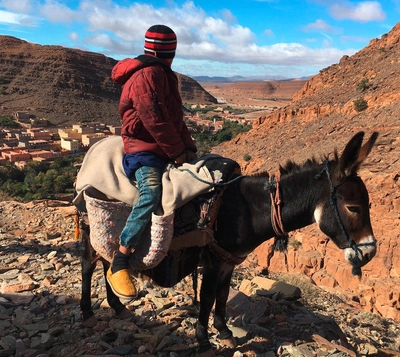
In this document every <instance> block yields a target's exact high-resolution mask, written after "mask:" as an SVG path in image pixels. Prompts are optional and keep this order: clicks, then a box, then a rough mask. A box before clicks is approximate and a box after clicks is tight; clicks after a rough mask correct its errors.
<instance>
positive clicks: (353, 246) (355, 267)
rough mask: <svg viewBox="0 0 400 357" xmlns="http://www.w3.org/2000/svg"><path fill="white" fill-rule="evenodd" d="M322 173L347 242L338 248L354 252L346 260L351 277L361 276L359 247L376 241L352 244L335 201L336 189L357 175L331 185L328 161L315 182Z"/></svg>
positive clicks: (374, 244)
mask: <svg viewBox="0 0 400 357" xmlns="http://www.w3.org/2000/svg"><path fill="white" fill-rule="evenodd" d="M324 172H325V173H326V176H327V178H328V183H329V187H330V194H329V196H330V204H331V205H332V206H333V208H334V211H335V216H336V219H337V221H338V223H339V226H340V229H341V231H342V233H343V235H344V237H345V238H346V240H347V245H346V246H342V247H339V248H340V249H343V250H344V249H347V248H351V249H353V250H354V252H355V255H354V257H353V258H349V259H348V260H349V261H350V263H351V264H352V266H353V269H352V273H353V275H358V276H361V259H360V258H359V255H358V254H359V253H360V256H362V255H363V254H362V251H361V249H360V247H367V246H373V247H376V239H375V238H374V240H373V241H372V242H368V243H356V242H354V240H352V239H351V238H350V237H349V235H348V233H347V231H346V228H345V227H344V224H343V221H342V219H341V217H340V214H339V208H338V205H337V200H336V195H335V193H336V189H337V188H338V187H340V186H342V185H343V184H345V183H346V182H348V181H350V180H352V179H353V178H355V177H357V174H353V175H350V176H348V177H347V178H346V179H345V180H343V181H342V182H339V183H338V184H336V185H335V184H334V183H333V181H332V178H331V174H330V172H329V161H328V160H325V161H324V165H323V167H322V170H321V172H320V173H318V174H317V175H315V176H314V178H315V179H316V180H319V179H321V176H322V174H323V173H324Z"/></svg>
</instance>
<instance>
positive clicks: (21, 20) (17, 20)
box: [0, 10, 39, 26]
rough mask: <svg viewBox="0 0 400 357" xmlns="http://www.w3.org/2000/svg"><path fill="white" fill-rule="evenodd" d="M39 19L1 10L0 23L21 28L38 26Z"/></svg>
mask: <svg viewBox="0 0 400 357" xmlns="http://www.w3.org/2000/svg"><path fill="white" fill-rule="evenodd" d="M38 21H39V19H37V18H34V17H32V16H29V15H25V14H17V13H14V12H10V11H3V10H0V23H5V24H10V25H20V26H36V24H37V22H38Z"/></svg>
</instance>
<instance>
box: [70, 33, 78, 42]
mask: <svg viewBox="0 0 400 357" xmlns="http://www.w3.org/2000/svg"><path fill="white" fill-rule="evenodd" d="M68 37H69V38H70V39H71V40H72V41H73V42H78V41H79V35H78V33H77V32H71V33H70V34H69V35H68Z"/></svg>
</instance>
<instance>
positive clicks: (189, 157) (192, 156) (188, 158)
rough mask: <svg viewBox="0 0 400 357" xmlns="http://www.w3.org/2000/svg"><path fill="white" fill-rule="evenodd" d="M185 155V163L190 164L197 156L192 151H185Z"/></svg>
mask: <svg viewBox="0 0 400 357" xmlns="http://www.w3.org/2000/svg"><path fill="white" fill-rule="evenodd" d="M185 153H186V162H192V161H194V160H196V159H197V155H196V153H195V152H194V151H192V150H185Z"/></svg>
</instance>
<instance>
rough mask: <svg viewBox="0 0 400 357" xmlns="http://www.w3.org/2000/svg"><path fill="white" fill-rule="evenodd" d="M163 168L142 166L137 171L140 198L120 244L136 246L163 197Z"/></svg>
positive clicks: (127, 222) (130, 215)
mask: <svg viewBox="0 0 400 357" xmlns="http://www.w3.org/2000/svg"><path fill="white" fill-rule="evenodd" d="M162 171H163V170H161V169H159V168H156V167H150V166H142V167H140V168H138V169H137V170H136V171H135V177H136V181H137V184H138V189H139V199H138V201H137V202H136V204H135V205H134V206H133V207H132V211H131V213H130V214H129V216H128V219H127V220H126V224H125V227H124V229H123V230H122V232H121V235H120V237H119V241H120V245H122V246H123V247H125V248H135V247H136V246H137V244H138V243H139V242H140V239H141V237H142V234H143V231H144V230H145V228H146V226H147V224H148V223H149V221H150V219H151V214H152V213H153V212H154V211H155V210H156V209H157V207H158V205H159V203H160V199H161V174H162Z"/></svg>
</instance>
